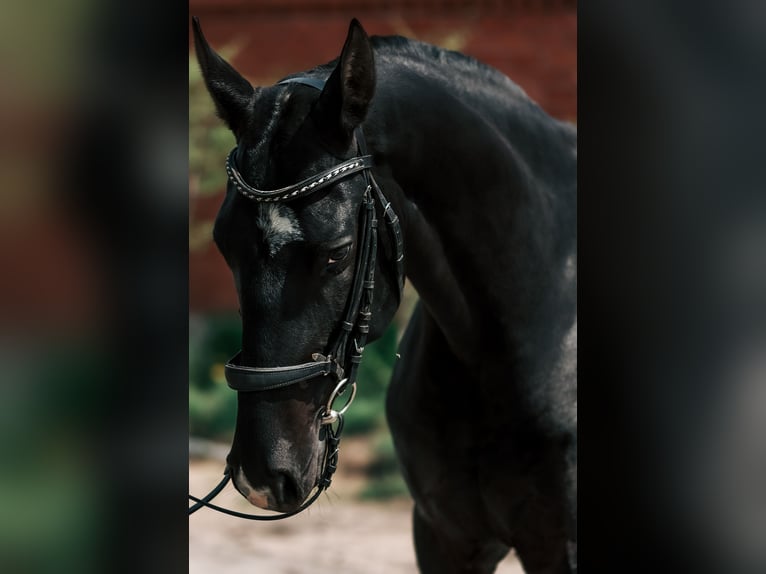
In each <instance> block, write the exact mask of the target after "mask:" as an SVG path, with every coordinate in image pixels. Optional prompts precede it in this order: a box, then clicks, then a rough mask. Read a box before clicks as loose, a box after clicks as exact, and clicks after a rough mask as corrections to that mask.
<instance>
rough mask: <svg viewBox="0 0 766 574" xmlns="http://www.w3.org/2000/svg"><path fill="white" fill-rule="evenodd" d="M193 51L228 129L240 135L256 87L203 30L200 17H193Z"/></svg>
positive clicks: (219, 114) (208, 89) (219, 113)
mask: <svg viewBox="0 0 766 574" xmlns="http://www.w3.org/2000/svg"><path fill="white" fill-rule="evenodd" d="M192 24H193V29H194V51H195V52H196V53H197V61H198V62H199V65H200V68H201V70H202V77H203V78H204V79H205V85H206V86H207V91H208V92H209V93H210V96H211V97H212V98H213V103H215V108H216V110H217V111H218V116H219V117H220V118H221V119H222V120H223V121H224V122H226V125H228V126H229V129H230V130H231V131H232V132H234V134H235V135H236V136H239V132H240V130H241V129H242V128H243V127H244V125H245V122H246V115H247V112H248V110H249V108H250V105H251V104H252V101H253V95H254V94H255V90H254V89H253V86H251V85H250V82H248V81H247V80H246V79H245V78H243V77H242V76H241V75H240V74H239V72H237V71H236V70H235V69H234V68H232V67H231V65H230V64H229V63H228V62H226V60H224V59H223V58H221V56H219V55H218V54H217V53H216V52H215V51H214V50H213V49H212V48H211V47H210V46H209V45H208V43H207V40H205V36H204V35H203V34H202V28H201V27H200V23H199V18H197V17H196V16H195V17H194V18H192Z"/></svg>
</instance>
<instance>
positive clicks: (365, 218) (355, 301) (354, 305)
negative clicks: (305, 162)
mask: <svg viewBox="0 0 766 574" xmlns="http://www.w3.org/2000/svg"><path fill="white" fill-rule="evenodd" d="M290 83H296V84H302V85H306V86H310V87H312V88H315V89H317V90H320V91H321V90H322V89H323V88H324V84H325V82H324V80H320V79H318V78H309V77H296V78H288V79H285V80H282V81H281V82H279V84H290ZM354 137H355V138H356V145H357V152H358V155H357V156H356V157H354V158H351V159H349V160H347V161H344V162H343V163H340V164H338V165H336V166H335V167H333V168H331V169H329V170H326V171H323V172H321V173H318V174H316V175H313V176H311V177H309V178H307V179H305V180H303V181H300V182H298V183H296V184H293V185H290V186H287V187H284V188H281V189H277V190H268V191H267V190H259V189H256V188H254V187H252V186H250V185H249V184H248V183H247V182H245V180H244V178H243V177H242V174H241V173H240V172H239V170H238V169H237V165H236V160H235V158H236V152H237V148H234V149H233V150H232V151H231V153H230V154H229V156H228V158H227V159H226V174H227V176H228V179H229V183H231V185H233V186H234V188H235V189H236V190H237V192H238V193H240V194H241V195H242V196H244V197H246V198H248V199H251V200H253V201H257V202H288V201H292V200H294V199H297V198H299V197H304V196H307V195H309V194H311V193H314V192H315V191H318V190H320V189H323V188H326V187H328V186H330V185H334V184H335V183H337V182H338V181H340V180H342V179H346V178H348V177H350V176H352V175H356V174H361V175H363V176H364V181H365V184H366V188H365V192H364V196H363V199H362V205H361V225H360V227H359V242H358V245H359V246H360V248H359V249H358V250H357V258H356V270H355V273H354V279H353V284H352V287H351V291H350V292H349V296H348V300H347V303H346V311H345V315H344V317H343V320H342V321H341V323H340V330H339V334H338V336H337V338H336V340H335V342H334V343H333V344H331V345H330V346H329V350H328V351H327V353H326V354H324V355H322V354H319V353H315V354H314V355H313V356H312V358H313V361H312V362H309V363H302V364H299V365H290V366H286V367H251V366H247V365H243V364H242V359H241V355H242V352H241V351H240V352H238V353H237V354H236V355H235V356H234V357H232V358H231V359H230V360H229V362H228V363H227V364H226V365H225V367H224V370H225V375H226V382H227V384H228V385H229V387H230V388H232V389H234V390H235V391H239V392H260V391H268V390H272V389H277V388H282V387H286V386H290V385H294V384H296V383H300V382H301V381H306V380H309V379H313V378H316V377H332V379H333V381H334V382H335V383H336V386H335V388H334V390H333V392H332V393H331V394H330V396H329V398H328V400H327V403H326V404H325V406H324V409H323V411H322V413H321V415H320V423H321V426H322V427H323V428H324V429H326V433H327V434H326V438H325V453H324V461H323V469H322V473H321V475H320V476H319V478H318V479H317V482H316V485H315V488H316V490H315V492H314V494H312V495H311V496H310V497H309V498H307V499H306V500H305V501H304V502H303V504H302V505H301V506H300V507H298V508H297V509H296V510H294V511H292V512H286V513H279V514H274V515H256V514H246V513H242V512H237V511H234V510H229V509H227V508H223V507H220V506H217V505H215V504H212V503H211V501H212V500H213V498H215V497H216V496H217V495H218V494H219V493H220V492H221V491H222V490H223V488H224V487H225V486H226V484H227V483H228V482H229V480H231V473H230V469H229V467H228V465H227V467H226V469H225V470H224V477H223V479H222V480H221V482H219V483H218V485H217V486H216V487H215V488H213V490H211V491H210V492H209V493H208V494H207V495H206V496H204V497H203V498H197V497H195V496H192V495H191V494H190V495H189V499H190V500H191V501H193V502H194V504H193V505H191V506H190V507H189V514H190V515H191V514H193V513H194V512H196V511H197V510H199V509H200V508H202V507H207V508H211V509H213V510H217V511H218V512H222V513H224V514H228V515H230V516H236V517H238V518H245V519H248V520H281V519H283V518H288V517H290V516H294V515H296V514H298V513H299V512H302V511H303V510H305V509H306V508H308V507H309V506H311V504H313V503H314V502H315V501H316V500H317V498H319V495H320V494H321V493H322V491H323V490H326V489H327V488H329V487H330V483H331V482H332V475H333V474H334V473H335V470H336V469H337V464H338V452H339V450H338V447H339V444H340V434H341V432H342V431H343V415H344V413H345V412H346V410H347V409H348V407H349V406H350V405H351V402H352V401H353V400H354V396H355V395H356V375H357V371H358V369H359V364H360V363H361V361H362V353H363V352H364V347H365V344H366V343H367V335H368V333H369V330H370V320H371V319H372V297H373V291H374V288H375V263H376V257H377V252H378V217H377V213H376V210H375V201H376V199H377V201H379V202H380V205H381V207H382V210H383V213H384V217H385V221H386V227H387V228H388V231H389V234H390V235H391V239H392V244H393V248H394V252H395V255H394V257H395V266H396V274H397V285H398V292H397V296H398V298H399V300H400V301H401V297H402V290H403V288H404V241H403V237H402V230H401V225H400V224H399V218H398V216H397V215H396V213H395V212H394V210H393V207H392V206H391V203H390V202H389V201H388V200H387V199H386V197H385V196H384V195H383V192H382V191H381V189H380V186H378V184H377V182H376V181H375V177H374V176H373V174H372V166H373V161H372V156H371V155H368V153H367V145H366V142H365V139H364V135H363V133H362V130H361V128H356V130H355V131H354ZM349 387H350V389H351V395H350V396H349V397H348V398H347V399H346V403H345V404H344V405H343V407H342V408H341V409H339V410H334V409H333V403H334V401H335V400H336V399H337V398H338V397H339V396H340V395H342V394H343V393H344V392H345V391H346V390H347V389H348V388H349Z"/></svg>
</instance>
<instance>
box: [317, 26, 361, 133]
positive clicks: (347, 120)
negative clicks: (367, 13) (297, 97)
mask: <svg viewBox="0 0 766 574" xmlns="http://www.w3.org/2000/svg"><path fill="white" fill-rule="evenodd" d="M374 93H375V57H374V55H373V51H372V44H371V42H370V38H369V37H368V36H367V33H366V32H365V31H364V28H362V25H361V24H360V23H359V20H357V19H356V18H354V19H353V20H351V24H350V25H349V27H348V36H346V43H345V44H344V45H343V51H342V52H341V55H340V58H339V59H338V64H337V65H336V66H335V69H334V70H333V72H332V74H330V77H329V79H328V80H327V83H326V84H325V87H324V90H322V94H321V95H320V96H319V101H318V102H317V111H318V112H319V115H320V116H321V120H322V123H326V122H327V121H329V122H330V123H331V124H334V125H335V127H336V129H337V128H339V129H340V131H341V135H342V136H345V137H348V136H350V134H351V133H352V132H353V131H354V129H355V128H356V127H357V126H359V124H361V123H362V122H363V121H364V118H365V117H366V116H367V109H368V108H369V105H370V101H371V100H372V96H373V94H374Z"/></svg>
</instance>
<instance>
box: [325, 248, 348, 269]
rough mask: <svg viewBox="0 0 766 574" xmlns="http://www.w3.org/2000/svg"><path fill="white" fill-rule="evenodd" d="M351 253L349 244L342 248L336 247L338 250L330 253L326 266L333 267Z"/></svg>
mask: <svg viewBox="0 0 766 574" xmlns="http://www.w3.org/2000/svg"><path fill="white" fill-rule="evenodd" d="M350 252H351V244H350V243H349V244H348V245H344V246H343V247H338V249H334V250H333V251H331V252H330V257H329V258H328V260H327V264H328V265H333V264H335V263H338V262H340V261H343V260H344V259H345V258H346V257H348V254H349V253H350Z"/></svg>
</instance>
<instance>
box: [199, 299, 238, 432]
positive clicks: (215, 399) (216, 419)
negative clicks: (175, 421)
mask: <svg viewBox="0 0 766 574" xmlns="http://www.w3.org/2000/svg"><path fill="white" fill-rule="evenodd" d="M241 336H242V328H241V326H240V320H239V316H238V315H234V314H227V315H210V316H206V317H200V316H192V317H190V318H189V432H190V433H191V434H193V435H195V436H199V437H205V438H210V439H218V440H223V441H229V440H231V438H232V437H233V434H234V422H235V420H236V414H237V393H235V392H232V391H231V389H229V387H228V386H226V380H225V378H224V374H223V366H224V364H225V363H226V361H227V360H228V359H230V358H231V355H232V354H233V353H234V349H237V348H239V345H240V340H241Z"/></svg>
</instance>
